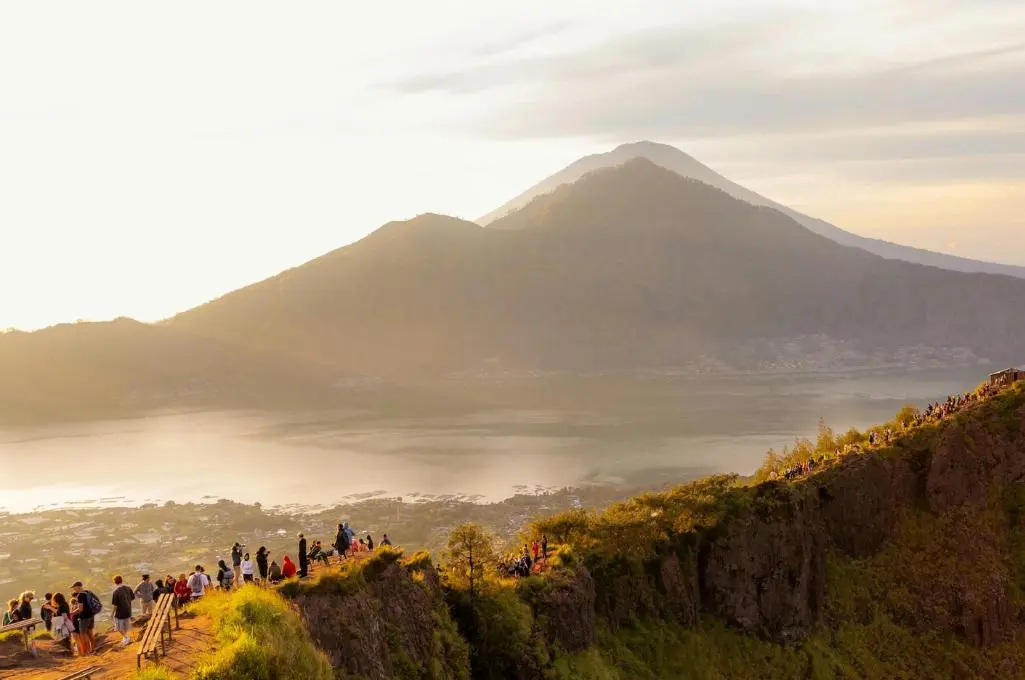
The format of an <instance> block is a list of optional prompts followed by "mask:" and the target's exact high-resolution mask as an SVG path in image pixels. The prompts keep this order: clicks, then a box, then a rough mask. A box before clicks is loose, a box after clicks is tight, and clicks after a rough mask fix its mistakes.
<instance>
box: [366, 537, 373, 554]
mask: <svg viewBox="0 0 1025 680" xmlns="http://www.w3.org/2000/svg"><path fill="white" fill-rule="evenodd" d="M373 549H374V537H373V536H371V535H370V534H367V550H370V551H373Z"/></svg>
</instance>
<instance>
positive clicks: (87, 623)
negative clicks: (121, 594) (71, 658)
mask: <svg viewBox="0 0 1025 680" xmlns="http://www.w3.org/2000/svg"><path fill="white" fill-rule="evenodd" d="M71 592H72V593H73V598H72V599H73V601H74V602H75V603H77V609H76V610H75V611H73V612H72V613H73V614H74V620H75V629H76V632H77V633H78V655H79V656H88V655H89V654H92V653H93V648H94V647H95V646H96V615H97V614H99V613H100V612H101V611H103V603H102V602H100V598H98V597H96V593H94V592H93V591H91V590H86V589H85V588H83V587H82V582H81V581H75V582H74V583H73V584H71Z"/></svg>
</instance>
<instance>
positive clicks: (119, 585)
mask: <svg viewBox="0 0 1025 680" xmlns="http://www.w3.org/2000/svg"><path fill="white" fill-rule="evenodd" d="M134 599H135V593H134V592H133V591H132V589H131V588H130V587H129V586H127V585H125V582H124V579H122V578H121V577H120V576H115V577H114V594H113V595H111V597H110V603H111V604H112V605H114V630H116V631H117V632H118V633H120V634H121V646H122V647H127V646H128V645H130V644H132V638H131V637H130V636H129V635H128V631H130V630H131V629H132V600H134Z"/></svg>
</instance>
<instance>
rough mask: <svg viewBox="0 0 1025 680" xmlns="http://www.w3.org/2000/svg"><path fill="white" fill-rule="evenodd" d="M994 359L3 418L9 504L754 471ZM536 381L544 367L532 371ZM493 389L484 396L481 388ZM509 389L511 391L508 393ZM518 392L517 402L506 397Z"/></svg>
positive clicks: (934, 393)
mask: <svg viewBox="0 0 1025 680" xmlns="http://www.w3.org/2000/svg"><path fill="white" fill-rule="evenodd" d="M986 373H987V370H986V369H985V368H975V369H970V370H966V369H958V370H935V371H922V372H915V373H887V374H873V375H865V374H859V375H855V376H852V375H816V376H812V377H809V376H799V377H795V376H791V377H772V378H767V377H757V378H751V377H734V378H728V379H724V378H718V379H714V380H712V379H705V380H693V379H692V380H684V379H680V380H667V379H658V380H623V379H620V380H611V379H593V380H573V381H567V380H563V381H561V382H558V383H553V384H550V385H549V384H543V383H542V384H540V385H538V384H532V385H530V386H529V389H526V390H525V389H524V386H523V383H519V384H516V385H509V384H495V385H489V386H482V385H480V384H476V385H473V386H466V387H456V388H451V389H457V390H458V389H462V390H464V391H466V392H467V394H468V395H469V397H471V398H468V399H466V400H465V401H466V402H467V403H473V401H474V399H473V398H472V397H475V396H476V395H481V396H482V398H481V399H480V400H479V402H480V404H481V405H480V407H479V408H467V409H464V410H461V411H460V412H453V413H444V414H438V413H355V412H347V413H342V412H328V413H323V412H320V413H312V412H311V413H302V414H289V415H287V416H286V415H281V414H276V415H272V414H264V413H238V412H206V413H188V414H166V415H154V416H151V417H147V418H136V419H127V420H118V421H104V422H94V423H87V424H74V425H61V426H53V427H47V428H35V429H20V430H0V508H3V509H6V510H9V511H14V512H21V511H27V510H31V509H35V508H42V507H57V506H64V505H69V504H72V505H73V504H80V503H81V504H84V503H89V504H103V505H115V504H122V503H126V504H138V503H142V502H147V501H158V502H160V501H165V500H175V501H178V502H186V501H201V500H209V499H210V498H230V499H233V500H237V501H241V502H250V503H251V502H257V501H259V502H261V503H263V504H264V505H267V506H273V505H290V504H306V505H320V504H333V503H337V502H339V501H342V500H346V499H351V498H353V497H356V496H359V495H377V494H387V495H390V496H396V495H404V496H413V495H415V494H423V495H431V496H439V495H460V496H473V497H479V498H481V499H488V500H497V499H501V498H505V497H508V496H510V495H512V494H514V493H516V492H518V491H524V490H526V491H530V490H533V489H538V488H552V487H565V486H578V485H581V484H588V483H621V482H623V481H631V482H638V481H645V482H648V481H650V482H651V483H652V484H657V483H661V482H664V481H670V480H673V479H680V478H683V477H686V476H691V475H696V474H706V473H709V472H717V471H723V472H725V471H733V472H740V473H749V472H751V471H753V470H754V469H755V468H756V467H757V466H758V464H759V463H760V461H761V459H762V457H763V456H764V454H765V452H766V451H767V450H768V449H769V448H770V447H776V448H777V449H779V448H782V446H784V445H785V444H787V443H789V442H792V441H793V439H794V438H795V437H797V436H809V437H811V436H814V433H815V428H816V425H817V422H818V420H819V418H820V417H822V418H825V419H826V421H827V422H828V423H829V424H830V425H831V426H833V427H834V428H835V429H836V430H846V429H847V428H849V427H859V428H861V427H865V426H866V425H871V424H873V423H877V422H880V421H882V420H886V419H889V418H890V417H892V415H893V414H894V413H895V412H896V410H897V409H898V408H899V407H900V406H901V405H902V404H904V403H907V402H909V401H910V402H914V403H917V404H919V405H922V404H925V403H926V402H928V401H931V400H935V399H939V398H945V397H946V396H947V395H948V394H952V393H955V392H959V391H964V390H966V389H969V388H971V387H974V386H975V385H977V384H978V383H979V382H981V381H982V380H983V379H984V377H985V374H986ZM536 382H537V381H535V383H536ZM483 396H486V397H487V398H486V399H485V398H483ZM506 397H508V398H506ZM509 404H513V405H512V406H510V405H509Z"/></svg>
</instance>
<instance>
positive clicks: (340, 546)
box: [335, 522, 349, 562]
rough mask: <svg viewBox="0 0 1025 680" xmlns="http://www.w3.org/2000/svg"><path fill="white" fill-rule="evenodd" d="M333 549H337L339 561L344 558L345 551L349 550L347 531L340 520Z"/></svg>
mask: <svg viewBox="0 0 1025 680" xmlns="http://www.w3.org/2000/svg"><path fill="white" fill-rule="evenodd" d="M335 550H337V551H338V561H339V562H341V561H342V560H344V559H345V553H347V552H349V533H348V532H347V531H346V530H345V525H344V524H342V523H341V522H339V523H338V533H336V534H335Z"/></svg>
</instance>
